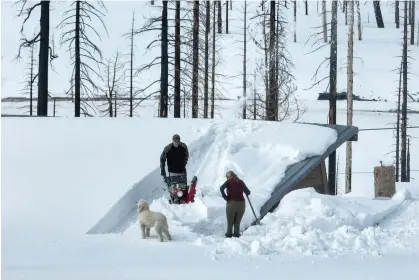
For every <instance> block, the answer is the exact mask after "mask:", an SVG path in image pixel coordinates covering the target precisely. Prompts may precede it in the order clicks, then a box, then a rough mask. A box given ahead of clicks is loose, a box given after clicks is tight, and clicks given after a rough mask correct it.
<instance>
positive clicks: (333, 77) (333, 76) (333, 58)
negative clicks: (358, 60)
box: [328, 0, 338, 195]
mask: <svg viewBox="0 0 419 280" xmlns="http://www.w3.org/2000/svg"><path fill="white" fill-rule="evenodd" d="M337 13H338V2H337V0H332V21H331V33H330V34H331V35H330V74H329V84H330V86H329V89H330V92H329V94H330V99H329V124H336V87H337V52H338V50H337V47H338V46H337V43H338V33H337V24H338V17H337ZM328 170H329V176H328V177H329V178H328V182H329V191H330V194H332V195H336V151H335V152H333V153H331V154H330V156H329V169H328Z"/></svg>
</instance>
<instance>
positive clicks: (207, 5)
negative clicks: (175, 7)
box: [204, 0, 211, 118]
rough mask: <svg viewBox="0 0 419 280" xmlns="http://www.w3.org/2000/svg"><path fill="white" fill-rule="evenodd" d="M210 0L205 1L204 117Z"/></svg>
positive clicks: (205, 110)
mask: <svg viewBox="0 0 419 280" xmlns="http://www.w3.org/2000/svg"><path fill="white" fill-rule="evenodd" d="M210 5H211V4H210V1H208V0H207V1H206V2H205V70H204V71H205V77H204V118H208V81H209V78H208V73H209V42H208V40H209V38H208V37H209V33H210V30H211V28H210V24H211V23H210V18H211V7H210Z"/></svg>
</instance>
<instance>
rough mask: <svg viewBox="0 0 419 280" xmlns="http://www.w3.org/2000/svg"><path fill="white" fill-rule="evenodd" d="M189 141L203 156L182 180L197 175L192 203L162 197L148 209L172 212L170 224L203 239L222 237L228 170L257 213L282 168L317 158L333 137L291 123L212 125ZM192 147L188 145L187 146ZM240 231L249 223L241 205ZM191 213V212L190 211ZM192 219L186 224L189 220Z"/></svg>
mask: <svg viewBox="0 0 419 280" xmlns="http://www.w3.org/2000/svg"><path fill="white" fill-rule="evenodd" d="M202 138H203V139H206V140H205V141H202V140H200V141H202V143H201V146H200V145H199V144H200V143H193V146H194V149H193V151H194V152H195V151H200V150H201V151H202V150H205V151H206V154H205V155H204V156H201V155H202V152H199V155H200V157H198V158H197V157H196V156H194V154H193V153H191V157H193V160H192V162H190V163H189V166H188V176H189V177H192V176H193V175H196V176H198V195H197V197H196V199H195V201H196V202H195V204H197V205H200V209H196V207H197V206H196V205H194V206H189V205H170V204H169V203H168V201H167V199H163V200H162V199H157V200H155V202H153V203H152V204H151V205H150V206H151V207H152V208H154V209H157V210H159V211H162V212H164V213H166V214H167V215H170V213H176V217H177V218H176V220H177V221H178V222H181V223H183V224H185V225H188V226H192V227H193V228H194V229H196V230H198V232H199V233H202V234H205V235H212V234H215V235H218V236H220V235H223V234H224V233H225V226H226V221H225V201H224V199H223V198H222V197H221V194H220V190H219V188H220V186H221V184H222V183H224V181H225V174H226V172H227V171H228V170H233V171H234V172H236V174H237V175H238V176H239V177H240V178H241V179H243V181H244V182H245V183H246V185H247V186H248V188H249V189H250V190H251V195H250V199H251V202H252V205H253V207H254V209H255V211H256V213H257V215H259V210H260V208H261V207H262V206H263V204H264V203H265V202H266V201H267V200H268V199H269V198H270V197H271V193H272V191H273V190H274V188H275V187H276V186H277V185H278V183H279V182H280V181H281V179H282V178H283V176H284V174H285V171H286V168H287V167H288V166H289V165H291V164H294V163H296V162H299V161H301V160H304V159H305V158H308V157H311V156H317V155H321V154H322V153H324V152H325V151H326V149H327V148H328V147H329V146H330V145H332V144H333V143H334V142H335V141H336V139H337V132H336V131H335V130H334V129H331V128H327V127H322V126H316V125H308V124H296V123H271V122H254V121H249V122H243V121H240V122H236V121H230V122H215V123H214V124H213V125H212V127H211V128H210V129H209V130H208V131H207V132H206V135H205V136H202V137H201V139H202ZM191 146H192V145H191ZM246 204H247V209H248V211H246V213H245V216H244V217H243V221H242V228H243V229H244V228H245V227H247V226H249V225H250V224H251V223H252V222H253V221H254V219H255V218H254V215H253V213H252V212H251V210H250V206H249V204H248V203H247V201H246ZM190 211H191V212H190ZM191 215H192V216H193V217H194V219H193V223H196V224H197V225H199V229H197V226H193V225H191V222H190V219H189V218H188V217H189V216H191Z"/></svg>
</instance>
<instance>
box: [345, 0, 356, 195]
mask: <svg viewBox="0 0 419 280" xmlns="http://www.w3.org/2000/svg"><path fill="white" fill-rule="evenodd" d="M346 9H347V13H348V24H349V31H348V56H347V60H348V68H347V91H348V93H347V125H348V126H352V120H353V109H352V107H353V98H352V96H353V85H354V70H353V64H354V20H355V17H354V11H355V9H354V1H348V2H347V8H346ZM345 175H346V176H345V193H350V192H351V191H352V142H351V141H347V142H346V171H345Z"/></svg>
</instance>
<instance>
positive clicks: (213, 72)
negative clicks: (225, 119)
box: [211, 1, 216, 119]
mask: <svg viewBox="0 0 419 280" xmlns="http://www.w3.org/2000/svg"><path fill="white" fill-rule="evenodd" d="M215 11H216V2H215V1H214V13H213V18H212V69H211V70H212V71H211V119H213V118H214V110H215Z"/></svg>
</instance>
